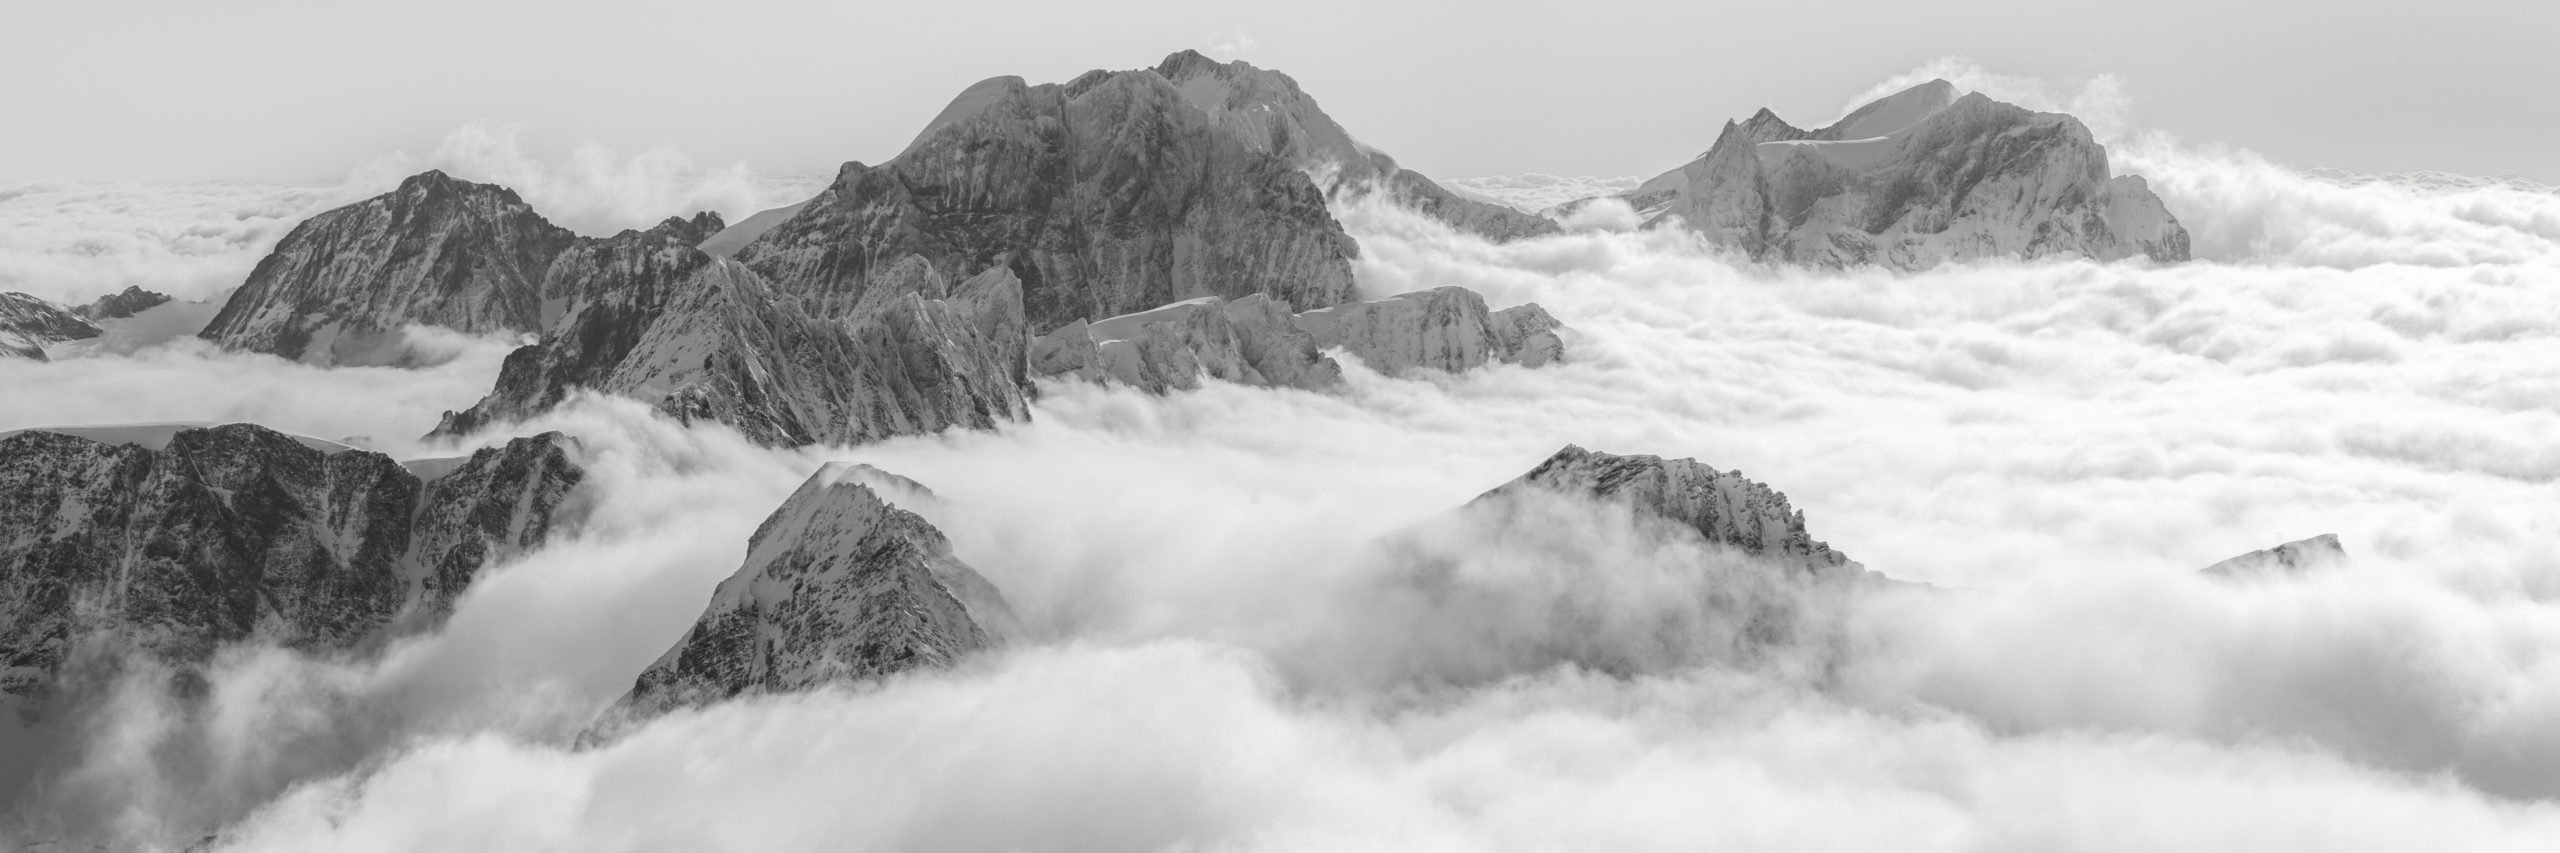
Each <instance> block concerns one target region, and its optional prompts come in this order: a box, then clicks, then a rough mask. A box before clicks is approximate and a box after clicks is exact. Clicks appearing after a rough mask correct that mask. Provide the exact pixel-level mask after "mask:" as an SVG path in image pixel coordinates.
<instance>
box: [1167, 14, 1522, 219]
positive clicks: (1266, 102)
mask: <svg viewBox="0 0 2560 853" xmlns="http://www.w3.org/2000/svg"><path fill="white" fill-rule="evenodd" d="M1155 73H1156V75H1157V76H1160V77H1163V78H1164V79H1166V80H1168V81H1171V82H1172V83H1173V85H1174V87H1175V88H1176V89H1177V90H1179V91H1180V92H1181V93H1182V97H1183V100H1184V101H1186V102H1188V103H1190V104H1191V105H1192V106H1194V107H1197V108H1199V109H1200V110H1201V111H1202V112H1205V113H1207V114H1208V115H1209V119H1210V121H1211V122H1212V123H1213V124H1215V125H1216V126H1217V127H1218V128H1219V129H1221V130H1223V131H1225V132H1226V133H1227V134H1229V135H1231V136H1233V137H1235V138H1236V139H1238V140H1241V141H1242V142H1244V144H1245V145H1247V146H1248V147H1251V148H1252V149H1254V150H1256V151H1262V152H1267V153H1271V154H1274V155H1277V156H1280V157H1282V158H1284V159H1286V160H1288V161H1289V162H1290V163H1292V164H1294V165H1295V166H1296V167H1297V168H1299V169H1302V170H1305V171H1307V172H1309V173H1311V174H1313V175H1315V176H1316V177H1317V180H1318V181H1319V183H1320V184H1322V185H1323V186H1324V187H1325V190H1326V192H1328V193H1333V194H1339V193H1344V192H1361V191H1379V192H1384V193H1386V194H1387V195H1389V196H1390V197H1392V198H1394V199H1395V200H1396V201H1397V202H1398V203H1400V204H1403V205H1405V206H1407V207H1411V208H1414V209H1415V210H1418V211H1420V212H1422V213H1423V214H1425V215H1428V216H1431V217H1432V218H1435V219H1438V220H1440V221H1442V222H1446V223H1448V224H1450V225H1452V226H1455V227H1457V228H1459V229H1460V230H1464V231H1469V232H1473V233H1475V234H1478V235H1481V236H1484V237H1486V238H1489V239H1493V240H1515V239H1520V238H1523V237H1538V236H1544V235H1548V234H1556V233H1560V231H1561V229H1559V228H1558V227H1557V226H1556V224H1555V223H1554V222H1553V221H1551V220H1548V219H1547V218H1546V217H1543V216H1538V215H1535V214H1530V213H1524V212H1521V211H1518V210H1514V209H1512V208H1509V207H1505V206H1503V205H1499V204H1492V203H1488V202H1483V201H1477V200H1475V199H1470V198H1466V197H1463V196H1460V195H1458V194H1457V193H1455V192H1452V191H1450V190H1449V189H1448V188H1447V187H1444V186H1441V185H1440V184H1439V183H1437V182H1435V181H1433V180H1431V179H1430V178H1429V177H1426V176H1424V175H1423V174H1422V173H1420V172H1416V171H1413V170H1411V169H1407V168H1404V167H1401V166H1398V165H1396V161H1395V158H1393V157H1389V156H1387V154H1386V152H1383V151H1379V150H1377V149H1375V148H1371V147H1369V146H1366V145H1362V144H1360V143H1359V142H1358V141H1357V140H1354V139H1353V138H1352V137H1351V133H1350V132H1349V131H1346V130H1344V129H1343V128H1342V125H1341V124H1339V123H1336V122H1335V121H1334V120H1333V117H1331V116H1328V115H1325V113H1324V110H1323V109H1321V108H1319V107H1317V106H1316V100H1315V98H1314V97H1313V96H1311V95H1308V94H1307V93H1306V92H1305V91H1304V90H1302V89H1300V88H1298V81H1296V80H1294V79H1291V78H1290V77H1289V75H1287V74H1282V73H1280V72H1278V71H1272V70H1269V69H1263V68H1256V67H1253V66H1252V65H1250V64H1247V63H1244V62H1241V61H1239V62H1218V61H1216V60H1213V59H1210V58H1208V57H1205V56H1202V55H1200V54H1199V52H1197V51H1189V50H1186V51H1183V52H1181V53H1176V54H1174V55H1172V56H1168V57H1165V60H1164V62H1162V63H1160V64H1158V65H1157V66H1156V67H1155Z"/></svg>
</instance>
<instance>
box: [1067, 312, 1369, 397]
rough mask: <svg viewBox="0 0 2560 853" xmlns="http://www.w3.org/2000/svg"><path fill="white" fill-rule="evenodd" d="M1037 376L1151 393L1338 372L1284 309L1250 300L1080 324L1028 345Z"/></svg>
mask: <svg viewBox="0 0 2560 853" xmlns="http://www.w3.org/2000/svg"><path fill="white" fill-rule="evenodd" d="M1031 372H1032V374H1033V375H1037V376H1052V377H1074V378H1078V379H1084V380H1087V381H1093V382H1102V381H1110V382H1118V383H1121V384H1124V385H1129V386H1132V387H1136V388H1141V389H1145V390H1147V391H1150V392H1154V393H1159V394H1161V393H1165V392H1167V391H1174V390H1190V389H1194V388H1198V387H1200V380H1201V378H1202V377H1212V378H1216V379H1219V380H1223V381H1226V382H1234V383H1237V384H1242V385H1256V386H1262V387H1286V388H1307V389H1317V388H1327V387H1331V386H1333V385H1334V384H1336V383H1339V382H1341V381H1342V367H1341V365H1338V364H1335V363H1334V361H1333V359H1331V358H1327V357H1326V356H1325V354H1324V353H1323V352H1322V351H1321V350H1319V349H1318V348H1317V346H1316V341H1315V338H1314V336H1311V335H1308V334H1307V333H1306V332H1305V331H1304V330H1301V329H1299V328H1298V326H1297V324H1296V322H1295V320H1294V318H1293V317H1292V316H1291V315H1290V314H1289V312H1288V310H1287V308H1286V307H1284V306H1282V305H1281V304H1280V303H1279V302H1277V301H1274V300H1272V299H1271V298H1270V297H1267V296H1263V295H1260V294H1255V295H1253V296H1247V297H1243V298H1240V299H1235V300H1230V301H1225V302H1221V301H1219V300H1218V298H1217V297H1214V296H1209V297H1202V298H1199V299H1193V300H1189V301H1185V302H1177V303H1174V304H1172V305H1167V306H1164V307H1162V308H1157V309H1154V310H1150V311H1141V312H1138V313H1136V314H1124V315H1121V316H1118V317H1112V318H1109V319H1106V320H1102V321H1100V322H1096V323H1092V324H1087V323H1085V322H1083V321H1081V320H1079V321H1077V322H1074V323H1069V324H1067V325H1065V326H1061V327H1059V328H1058V329H1056V330H1055V331H1052V332H1050V333H1049V334H1047V335H1043V336H1041V337H1040V338H1038V339H1037V340H1034V341H1032V342H1031Z"/></svg>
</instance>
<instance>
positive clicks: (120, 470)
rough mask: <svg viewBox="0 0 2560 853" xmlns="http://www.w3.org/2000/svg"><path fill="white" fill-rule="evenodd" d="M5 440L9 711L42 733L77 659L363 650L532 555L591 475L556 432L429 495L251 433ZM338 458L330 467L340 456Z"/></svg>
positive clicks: (319, 450) (308, 443) (3, 576)
mask: <svg viewBox="0 0 2560 853" xmlns="http://www.w3.org/2000/svg"><path fill="white" fill-rule="evenodd" d="M98 434H102V435H105V436H107V437H108V438H110V439H135V438H141V439H152V440H154V441H156V442H157V446H156V447H155V446H150V445H152V444H153V443H154V441H143V442H138V443H126V442H123V441H118V442H116V443H109V442H108V441H100V440H95V439H92V438H88V437H83V436H80V435H73V434H68V433H65V432H58V431H47V430H28V431H22V432H16V433H11V434H9V435H7V436H6V437H0V531H7V533H6V535H0V704H6V705H14V706H16V710H18V711H20V712H22V713H27V714H35V713H38V712H40V711H42V710H43V708H44V705H45V702H46V698H47V696H48V694H49V693H50V691H51V689H52V687H53V685H54V683H55V679H56V677H58V676H60V675H62V674H63V673H62V670H63V668H64V667H65V666H66V665H68V664H69V663H71V661H72V658H71V656H70V652H71V650H72V649H73V648H74V647H76V646H84V645H85V647H88V648H97V649H105V650H110V651H129V652H135V653H141V654H146V655H150V656H153V657H154V658H156V659H159V660H161V661H162V662H164V663H169V664H172V665H177V666H181V667H185V666H193V665H196V664H200V663H202V662H203V661H204V660H206V659H207V658H208V657H209V656H210V655H211V654H212V652H213V650H214V649H215V648H216V647H218V646H220V645H221V644H224V643H228V642H234V641H238V640H242V639H246V638H248V637H250V636H252V635H253V634H259V635H265V636H269V637H272V638H275V639H277V640H281V641H283V642H286V643H288V644H291V645H295V646H300V647H305V648H315V649H327V650H353V649H356V648H359V647H362V646H365V645H368V644H370V643H373V642H375V641H376V640H378V639H379V638H380V637H381V636H382V635H383V634H384V633H385V631H386V629H388V628H389V627H390V626H391V624H392V621H393V619H394V618H395V617H397V616H399V615H400V614H402V613H403V612H419V613H420V617H421V618H428V617H431V616H432V615H433V614H432V613H426V612H423V611H422V608H423V607H424V606H427V605H428V604H429V603H427V602H422V600H421V599H422V598H424V597H427V596H425V595H424V592H425V590H424V589H423V588H422V581H424V579H427V578H435V579H437V580H436V581H434V583H435V584H436V585H437V586H438V592H437V594H438V595H440V596H441V597H442V598H443V599H444V600H448V601H449V600H450V598H451V596H452V595H455V594H459V592H460V591H461V589H462V588H463V586H464V585H467V584H468V583H469V582H470V580H471V578H472V577H473V576H474V575H475V574H476V573H477V572H478V571H479V570H480V569H482V568H483V567H485V566H487V565H489V564H490V563H492V562H495V561H497V560H499V559H503V558H505V557H507V556H510V555H513V554H515V553H519V552H521V551H523V550H527V549H530V548H534V547H538V546H539V545H540V544H541V543H542V541H543V539H544V538H545V536H547V534H548V532H549V531H550V529H551V527H552V525H553V522H554V513H555V512H556V511H557V510H558V509H559V508H560V507H561V506H562V505H563V503H564V502H565V501H566V499H567V495H568V494H569V492H570V491H571V490H573V489H574V488H575V487H576V486H577V484H578V482H579V481H580V479H581V478H582V477H583V471H582V470H581V469H580V468H579V467H578V466H577V464H576V463H575V462H574V461H573V460H572V459H571V457H570V455H569V454H568V452H567V449H568V445H567V440H566V439H565V438H563V437H561V436H560V435H558V434H556V433H553V434H547V435H543V436H537V437H533V438H524V439H517V440H516V441H514V442H510V443H509V444H508V445H506V446H505V447H503V448H496V449H491V450H484V451H481V452H480V453H478V454H475V455H474V456H473V457H472V458H471V459H469V460H465V461H463V462H461V463H460V464H458V465H455V466H452V468H451V470H450V471H448V472H446V473H444V475H443V476H441V477H437V478H435V479H433V480H432V481H429V480H423V479H421V478H420V477H419V476H418V475H417V474H415V473H413V472H412V471H410V470H408V469H407V468H406V467H404V466H402V465H401V464H399V463H397V462H394V461H392V460H391V459H390V458H389V457H386V456H383V455H382V454H379V453H372V452H368V451H363V450H353V449H347V448H345V447H343V446H337V445H332V444H329V443H326V442H316V441H313V440H308V439H299V438H296V437H294V436H288V435H285V434H282V433H278V432H276V431H274V430H269V429H266V428H264V427H259V426H255V425H251V424H232V425H227V426H219V427H209V428H200V429H197V428H190V429H177V430H162V429H157V428H139V427H137V428H125V429H110V430H103V431H100V432H99V433H98ZM332 448H334V449H332Z"/></svg>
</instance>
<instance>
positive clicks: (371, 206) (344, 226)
mask: <svg viewBox="0 0 2560 853" xmlns="http://www.w3.org/2000/svg"><path fill="white" fill-rule="evenodd" d="M715 230H716V229H715ZM576 239H577V238H576V237H575V235H573V234H571V233H570V232H569V231H568V229H565V228H561V227H559V226H556V225H553V224H551V223H550V222H549V221H548V220H545V219H543V218H542V216H541V214H538V213H535V212H534V211H533V208H531V207H529V206H527V205H526V204H525V203H524V201H523V200H522V199H520V198H517V197H516V194H515V192H514V191H513V190H509V189H507V188H505V187H499V186H493V185H489V184H475V183H472V182H469V181H462V180H456V179H454V178H452V177H449V176H447V175H445V174H444V173H443V172H437V171H429V172H424V173H421V174H418V175H414V176H411V177H410V178H409V179H408V180H405V181H402V182H401V183H400V187H399V188H398V189H396V190H393V191H391V192H389V193H385V194H382V195H379V196H375V197H373V198H370V199H366V200H364V201H361V202H357V203H355V204H351V205H348V206H346V207H341V208H338V209H336V210H332V211H329V212H327V213H322V214H320V215H318V216H314V217H312V218H311V219H309V220H308V221H305V222H303V223H302V224H301V225H298V226H295V227H294V229H293V231H292V232H291V233H288V234H286V235H285V237H284V239H283V240H282V241H281V242H278V243H277V244H276V248H275V251H274V252H273V253H271V254H269V255H268V256H267V257H266V258H265V259H264V260H261V261H259V262H258V266H257V268H256V269H255V270H253V271H251V272H250V273H249V280H248V282H247V283H246V284H243V285H241V287H240V289H239V290H238V291H237V292H236V293H234V294H232V297H231V300H230V301H229V302H228V303H226V304H224V305H223V307H222V311H221V313H218V314H216V315H214V318H213V322H212V323H210V324H209V325H207V326H206V327H205V329H204V331H203V332H202V335H203V337H205V338H206V339H209V340H212V341H214V342H216V343H220V344H222V345H223V346H226V347H230V348H233V349H246V350H254V351H257V352H265V353H272V354H275V355H279V356H283V357H285V358H291V359H299V360H301V361H305V362H310V363H314V364H393V363H400V362H402V361H404V360H406V359H407V358H408V353H407V352H405V351H404V350H403V349H402V348H401V347H400V345H399V344H400V331H401V329H402V328H403V327H405V326H408V325H410V324H423V325H429V326H441V327H444V328H447V329H453V330H456V331H461V332H470V333H492V332H510V331H512V332H530V331H536V330H539V329H540V328H542V326H541V324H540V322H539V320H540V316H541V311H542V300H541V283H542V280H543V276H544V273H545V272H546V271H547V270H548V269H549V268H550V266H551V260H552V258H554V257H556V256H558V255H559V254H560V253H561V252H562V251H563V250H566V249H567V248H569V246H570V244H571V243H573V242H575V241H576Z"/></svg>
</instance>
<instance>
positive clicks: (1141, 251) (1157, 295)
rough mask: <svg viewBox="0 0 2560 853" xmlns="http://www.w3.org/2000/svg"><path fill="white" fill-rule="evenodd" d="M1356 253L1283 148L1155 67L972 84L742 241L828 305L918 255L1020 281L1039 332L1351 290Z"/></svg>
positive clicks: (823, 307)
mask: <svg viewBox="0 0 2560 853" xmlns="http://www.w3.org/2000/svg"><path fill="white" fill-rule="evenodd" d="M1357 252H1358V248H1357V247H1356V246H1355V245H1354V244H1353V242H1352V240H1351V238H1350V237H1349V236H1347V235H1345V234H1344V233H1343V232H1342V228H1341V226H1340V225H1338V224H1336V223H1335V222H1334V221H1333V218H1332V216H1331V214H1330V213H1328V212H1327V211H1326V209H1325V197H1324V194H1323V193H1322V192H1321V191H1320V190H1318V189H1317V187H1316V186H1315V184H1314V183H1313V182H1312V181H1311V180H1309V179H1308V177H1307V176H1306V175H1305V174H1304V173H1302V172H1300V171H1299V170H1297V169H1296V168H1295V167H1294V166H1293V165H1292V164H1291V163H1289V162H1288V161H1286V160H1284V159H1282V158H1279V157H1274V156H1272V155H1270V154H1268V153H1266V152H1261V151H1256V150H1253V149H1252V148H1250V147H1248V146H1247V145H1246V144H1244V143H1243V142H1242V141H1240V140H1238V139H1237V138H1235V136H1233V135H1232V134H1228V133H1223V132H1220V131H1219V130H1218V128H1217V127H1216V126H1215V125H1213V124H1212V122H1211V121H1210V119H1209V116H1208V115H1207V114H1206V113H1203V112H1202V111H1200V110H1199V109H1197V108H1195V107H1193V106H1191V105H1190V104H1189V103H1187V102H1186V101H1185V100H1184V99H1183V96H1182V94H1181V93H1180V92H1179V91H1178V90H1177V89H1175V87H1174V85H1173V84H1172V83H1171V82H1170V81H1168V80H1166V79H1165V78H1164V77H1162V76H1160V75H1158V74H1156V73H1155V72H1153V71H1126V72H1117V73H1111V72H1100V71H1097V72H1092V73H1088V74H1085V75H1083V76H1081V77H1078V78H1076V79H1075V80H1074V81H1071V82H1068V83H1064V84H1044V85H1039V86H1031V85H1026V84H1025V83H1023V81H1022V80H1020V79H1019V78H1012V77H1002V78H996V79H994V80H989V81H986V82H984V83H980V84H978V85H976V86H973V87H971V88H970V89H969V90H968V91H967V92H964V93H963V94H962V95H961V97H960V99H958V100H957V101H955V102H954V103H953V105H952V106H951V108H950V109H947V110H945V111H944V113H943V115H942V116H941V117H939V118H937V119H936V120H935V123H934V124H933V125H932V126H931V127H929V128H927V129H926V131H925V132H924V133H923V134H922V135H920V136H919V137H918V138H917V140H916V142H915V143H914V144H913V145H912V146H910V147H909V148H908V149H907V150H906V151H905V152H904V153H902V154H900V155H898V156H897V157H896V158H894V159H892V160H890V161H889V162H887V163H883V164H881V165H878V166H868V165H864V164H861V163H849V164H846V165H845V167H844V168H843V169H842V170H841V171H840V172H838V174H837V176H836V180H835V182H834V183H833V184H832V185H830V186H829V187H828V188H827V189H826V190H825V191H823V192H821V193H819V195H818V196H817V197H816V198H814V199H811V200H810V201H809V202H808V203H807V204H806V205H805V206H803V207H802V209H801V210H800V212H799V213H798V214H797V215H795V216H792V217H791V218H789V219H788V220H785V221H783V222H781V223H779V224H776V225H774V226H772V227H771V228H770V229H769V230H766V231H764V232H763V233H762V234H761V235H760V236H758V237H757V238H756V239H755V240H753V241H752V242H749V243H747V244H746V245H745V246H743V247H740V248H739V249H737V254H736V258H737V259H738V260H739V261H741V262H743V263H744V264H745V265H746V266H747V267H748V268H749V269H751V270H754V271H755V272H756V273H758V274H759V275H762V276H764V277H765V278H766V279H768V280H770V281H773V282H775V283H776V286H777V287H779V288H782V289H785V290H787V291H789V292H791V293H794V294H796V295H799V296H800V297H802V298H803V299H806V300H809V301H810V302H811V303H812V310H813V311H814V312H815V313H821V314H832V313H837V312H842V311H845V310H848V309H849V308H850V307H851V306H853V305H857V304H862V303H864V302H867V301H873V300H876V299H878V298H879V294H880V293H882V292H884V291H885V292H889V293H895V292H898V291H900V290H904V289H908V288H909V284H908V282H909V281H910V276H911V272H910V270H911V269H912V267H913V264H910V263H909V260H908V259H909V258H911V257H916V258H921V259H922V260H923V262H924V263H926V264H928V265H930V267H931V268H933V269H936V270H941V271H943V272H945V273H946V274H948V275H951V276H954V277H969V276H975V275H978V274H979V273H981V272H984V271H985V270H988V269H992V268H998V267H1002V268H1006V269H1010V270H1012V271H1013V273H1014V275H1015V276H1016V277H1017V278H1018V279H1019V280H1020V281H1021V286H1022V292H1023V302H1024V309H1025V315H1026V317H1028V319H1029V320H1030V321H1031V323H1032V324H1033V325H1035V326H1037V327H1039V328H1054V327H1056V326H1059V325H1063V324H1065V323H1068V322H1072V321H1074V320H1079V319H1084V320H1091V319H1095V318H1100V317H1109V316H1114V315H1118V314H1125V313H1129V312H1131V311H1137V310H1141V309H1145V308H1150V307H1154V306H1158V305H1164V304H1166V303H1170V302H1175V301H1179V300H1183V299H1190V298H1194V297H1199V296H1211V295H1214V296H1219V297H1224V298H1235V297H1239V296H1245V295H1248V294H1253V293H1265V294H1269V295H1271V296H1273V297H1276V298H1278V299H1280V300H1282V301H1284V302H1287V303H1288V304H1289V305H1290V306H1291V307H1292V308H1296V309H1305V308H1314V307H1321V306H1324V305H1331V304H1334V303H1336V302H1340V301H1342V300H1344V299H1347V298H1349V296H1350V294H1351V292H1352V288H1351V267H1350V260H1351V258H1353V257H1354V256H1355V255H1356V254H1357Z"/></svg>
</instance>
